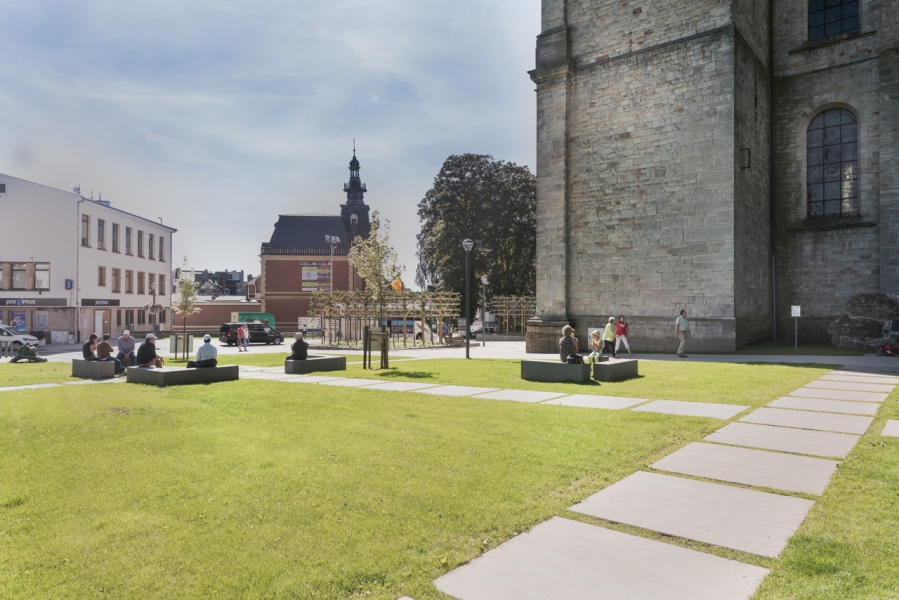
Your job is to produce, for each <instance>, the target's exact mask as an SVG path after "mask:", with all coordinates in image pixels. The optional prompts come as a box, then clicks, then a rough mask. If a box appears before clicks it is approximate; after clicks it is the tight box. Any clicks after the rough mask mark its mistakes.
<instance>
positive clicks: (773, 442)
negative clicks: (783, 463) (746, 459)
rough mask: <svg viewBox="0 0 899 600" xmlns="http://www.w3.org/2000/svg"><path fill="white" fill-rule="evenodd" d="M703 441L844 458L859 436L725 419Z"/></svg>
mask: <svg viewBox="0 0 899 600" xmlns="http://www.w3.org/2000/svg"><path fill="white" fill-rule="evenodd" d="M705 440H706V441H709V442H717V443H719V444H730V445H731V446H746V447H749V448H761V449H763V450H780V451H782V452H793V453H794V454H810V455H812V456H830V457H836V458H845V457H846V456H847V455H848V454H849V453H850V452H851V451H852V449H853V448H854V447H855V444H856V443H857V442H858V440H859V436H857V435H849V434H848V433H831V432H829V431H809V430H807V429H792V428H789V427H773V426H771V425H753V424H751V423H740V422H739V421H738V422H736V423H729V424H728V425H725V426H724V427H722V428H721V429H719V430H718V431H716V432H714V433H712V434H710V435H707V436H706V437H705Z"/></svg>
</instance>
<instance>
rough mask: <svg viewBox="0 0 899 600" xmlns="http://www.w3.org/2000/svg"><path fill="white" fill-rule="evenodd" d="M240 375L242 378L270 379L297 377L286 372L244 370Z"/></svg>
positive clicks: (278, 379)
mask: <svg viewBox="0 0 899 600" xmlns="http://www.w3.org/2000/svg"><path fill="white" fill-rule="evenodd" d="M240 376H241V378H242V379H265V380H268V381H280V380H282V379H291V378H293V377H296V375H288V374H286V373H259V372H256V373H244V372H243V371H241V373H240Z"/></svg>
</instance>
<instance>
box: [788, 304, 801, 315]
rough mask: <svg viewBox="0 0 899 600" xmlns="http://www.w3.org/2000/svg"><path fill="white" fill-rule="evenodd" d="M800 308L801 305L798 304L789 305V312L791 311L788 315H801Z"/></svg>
mask: <svg viewBox="0 0 899 600" xmlns="http://www.w3.org/2000/svg"><path fill="white" fill-rule="evenodd" d="M801 308H802V307H800V306H792V307H790V310H791V313H792V314H791V315H790V316H791V317H801V316H802V314H801V310H800V309H801Z"/></svg>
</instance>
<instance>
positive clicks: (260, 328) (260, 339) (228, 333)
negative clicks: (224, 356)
mask: <svg viewBox="0 0 899 600" xmlns="http://www.w3.org/2000/svg"><path fill="white" fill-rule="evenodd" d="M243 325H246V326H247V328H248V329H249V330H250V343H251V344H281V343H283V342H284V334H283V333H281V332H280V331H275V330H274V329H272V328H271V327H269V326H268V325H266V324H265V323H260V322H251V323H222V327H221V329H220V330H219V341H220V342H223V343H225V344H228V345H229V346H233V345H235V344H236V343H237V330H238V328H240V327H241V326H243Z"/></svg>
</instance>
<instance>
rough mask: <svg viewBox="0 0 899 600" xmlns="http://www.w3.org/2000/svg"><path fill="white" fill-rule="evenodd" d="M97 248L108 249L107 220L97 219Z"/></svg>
mask: <svg viewBox="0 0 899 600" xmlns="http://www.w3.org/2000/svg"><path fill="white" fill-rule="evenodd" d="M97 250H106V221H104V220H103V219H97Z"/></svg>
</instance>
